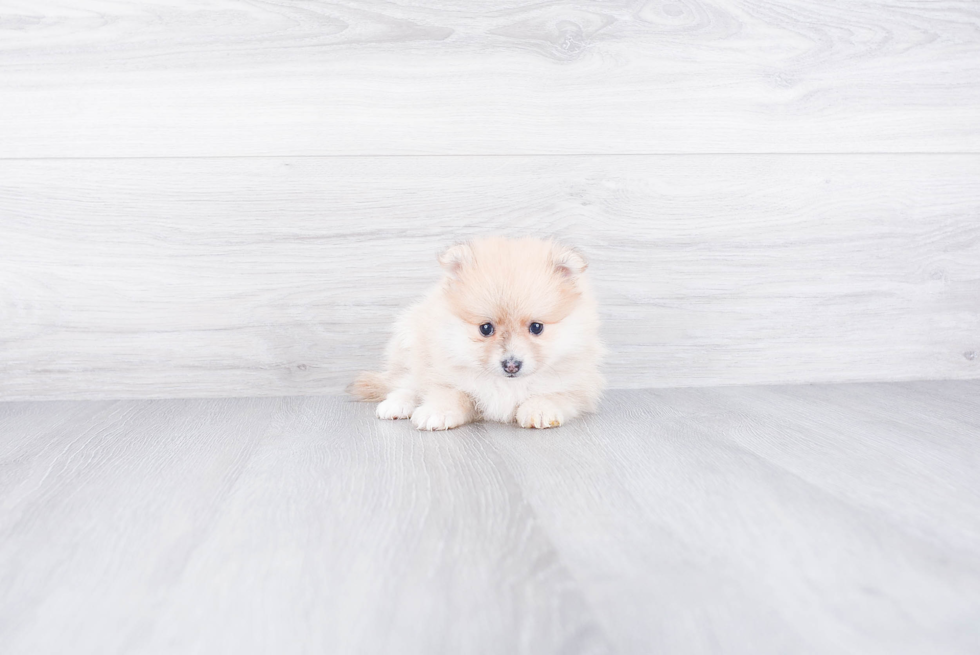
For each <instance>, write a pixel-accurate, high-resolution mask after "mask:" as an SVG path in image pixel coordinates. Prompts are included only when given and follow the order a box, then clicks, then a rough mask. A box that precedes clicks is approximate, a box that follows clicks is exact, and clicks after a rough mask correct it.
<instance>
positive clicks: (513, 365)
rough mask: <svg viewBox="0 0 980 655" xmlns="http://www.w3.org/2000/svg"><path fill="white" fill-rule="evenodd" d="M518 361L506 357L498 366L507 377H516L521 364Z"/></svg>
mask: <svg viewBox="0 0 980 655" xmlns="http://www.w3.org/2000/svg"><path fill="white" fill-rule="evenodd" d="M523 363H524V362H522V361H521V360H519V359H514V358H513V357H508V358H507V359H505V360H504V361H502V362H500V365H501V366H503V367H504V373H506V374H507V375H517V372H518V371H519V370H521V364H523Z"/></svg>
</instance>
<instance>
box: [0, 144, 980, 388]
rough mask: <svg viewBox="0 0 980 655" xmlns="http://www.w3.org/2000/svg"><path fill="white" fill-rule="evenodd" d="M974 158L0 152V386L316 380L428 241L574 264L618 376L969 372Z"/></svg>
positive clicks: (978, 312)
mask: <svg viewBox="0 0 980 655" xmlns="http://www.w3.org/2000/svg"><path fill="white" fill-rule="evenodd" d="M978 179H980V157H977V156H969V155H960V156H926V155H915V156H902V157H890V156H797V157H785V156H704V157H696V156H689V157H688V156H683V157H678V156H665V157H575V158H570V157H540V158H525V157H515V158H507V157H489V158H471V157H462V158H388V157H383V158H348V159H343V158H326V159H316V158H312V159H311V158H303V159H213V160H202V159H191V160H123V161H112V160H100V161H96V160H90V161H32V162H25V161H19V162H2V163H0V233H2V234H3V239H2V240H0V343H2V344H3V347H2V348H0V371H2V373H3V374H2V376H0V396H2V397H5V398H8V399H15V398H19V399H28V398H57V397H79V398H82V397H87V398H112V397H174V396H177V397H187V396H254V395H259V396H261V395H290V394H318V393H322V392H324V391H336V390H339V389H341V388H343V386H344V385H345V384H346V383H347V382H349V381H350V380H351V379H352V377H353V375H354V374H355V373H356V372H357V371H359V370H362V369H370V368H374V367H377V366H378V365H379V362H380V357H381V350H382V347H383V344H384V342H385V340H386V338H387V333H388V330H389V329H390V325H391V322H392V318H393V316H394V314H395V313H396V312H397V311H398V310H399V308H401V307H404V306H406V305H407V304H408V303H410V302H412V301H413V300H414V299H416V298H417V297H419V295H420V294H421V293H422V292H423V291H424V290H425V289H426V288H427V286H428V285H429V284H431V283H432V282H433V281H434V280H435V279H436V278H437V276H438V274H439V272H438V269H437V266H436V265H435V255H436V253H437V252H439V250H440V249H441V248H443V247H445V246H446V245H447V244H449V243H451V242H453V241H454V240H458V239H463V238H468V237H471V236H475V235H478V234H483V233H487V232H503V233H511V234H519V233H525V232H530V233H535V234H542V235H551V234H555V235H558V236H560V237H562V238H564V239H566V240H567V241H569V242H571V243H574V244H577V245H579V246H581V247H582V248H583V249H584V251H585V252H586V254H587V255H588V256H589V258H590V260H591V269H590V270H591V274H592V275H593V278H594V280H595V283H596V286H597V288H598V292H599V296H600V299H601V304H602V313H603V318H604V335H605V338H606V340H607V342H608V344H609V346H610V348H611V351H612V354H611V356H610V358H609V361H608V365H607V367H606V370H607V373H608V376H609V378H610V382H611V385H612V386H613V387H666V386H691V385H695V386H697V385H712V384H748V383H776V382H807V381H847V380H889V379H918V378H975V377H978V376H980V357H978V356H977V353H978V352H980V286H978V285H980V196H978V195H977V185H976V182H977V180H978Z"/></svg>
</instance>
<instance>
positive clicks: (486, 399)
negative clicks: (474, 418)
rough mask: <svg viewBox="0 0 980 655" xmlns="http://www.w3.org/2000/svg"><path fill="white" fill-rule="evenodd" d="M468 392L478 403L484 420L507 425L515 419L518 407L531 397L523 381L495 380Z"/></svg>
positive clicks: (475, 386)
mask: <svg viewBox="0 0 980 655" xmlns="http://www.w3.org/2000/svg"><path fill="white" fill-rule="evenodd" d="M467 392H468V393H469V394H470V396H472V398H473V400H475V401H476V404H477V406H478V407H479V408H480V412H481V414H483V418H485V419H489V420H491V421H501V422H503V423H507V422H509V421H512V420H513V419H514V414H515V413H516V412H517V407H518V405H520V404H521V403H522V402H524V401H525V400H527V399H528V397H529V396H530V395H531V394H530V391H529V389H528V385H527V384H526V383H524V382H523V380H508V379H502V380H494V381H492V382H484V383H482V384H479V385H474V386H473V388H471V389H467Z"/></svg>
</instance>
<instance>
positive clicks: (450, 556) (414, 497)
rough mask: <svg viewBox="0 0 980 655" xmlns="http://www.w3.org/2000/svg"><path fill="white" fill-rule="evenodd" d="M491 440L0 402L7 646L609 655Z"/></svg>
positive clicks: (284, 408)
mask: <svg viewBox="0 0 980 655" xmlns="http://www.w3.org/2000/svg"><path fill="white" fill-rule="evenodd" d="M52 416H53V417H57V418H58V419H60V420H52V419H51V417H52ZM39 419H40V423H39ZM480 432H481V430H480V428H469V429H468V430H467V429H464V430H462V431H459V432H452V433H441V434H438V435H433V434H424V435H423V434H421V433H418V432H415V431H414V430H413V429H411V426H409V425H408V424H407V423H406V422H401V423H397V424H396V423H393V422H384V423H382V422H379V421H377V420H376V419H374V417H373V415H372V414H371V412H370V411H369V408H368V407H367V406H366V405H355V404H354V403H350V402H347V401H345V400H343V399H337V398H310V399H295V398H292V399H289V398H286V399H258V400H257V399H237V400H219V401H201V400H198V401H187V400H172V401H156V402H151V401H128V402H115V403H100V404H92V403H80V404H60V403H59V404H51V403H33V404H6V405H0V463H2V467H3V468H2V470H3V471H4V475H3V476H2V477H0V508H2V509H0V643H3V645H4V647H3V652H4V653H5V654H7V655H14V654H20V653H23V654H25V655H26V654H27V653H30V654H31V655H36V654H40V653H61V652H65V651H66V650H70V651H71V652H73V653H79V654H83V653H91V654H93V655H95V654H102V653H107V652H112V653H175V652H179V653H201V654H206V653H229V652H235V653H270V652H276V653H312V652H316V653H391V652H399V653H420V654H422V653H424V654H430V653H478V652H486V653H526V654H529V655H531V654H538V653H573V654H577V653H583V654H584V653H590V654H598V653H607V652H610V647H609V644H608V641H607V639H606V636H605V635H604V634H603V633H602V631H601V629H600V627H599V626H598V624H597V623H596V621H595V619H594V618H593V616H592V615H591V611H590V610H589V608H588V607H587V606H586V604H585V602H584V600H583V597H582V595H581V592H580V591H579V590H578V588H577V587H576V585H575V584H574V582H573V581H572V580H571V577H570V575H569V573H568V571H567V570H566V568H565V567H564V565H563V564H562V562H561V559H560V557H559V556H558V554H557V553H556V552H555V550H554V548H553V547H552V546H551V543H550V541H549V540H548V539H547V536H546V535H545V534H544V533H543V532H542V531H541V529H540V528H539V527H538V526H537V525H536V524H535V519H534V516H533V513H532V512H531V511H530V508H529V507H528V505H527V503H526V502H525V501H524V499H523V497H522V495H521V493H520V490H519V489H518V488H517V487H516V485H515V484H514V481H513V480H512V478H511V477H510V476H508V475H507V473H506V470H505V469H504V468H503V467H502V466H501V463H500V461H499V457H497V456H496V455H495V453H494V452H493V449H492V447H490V446H489V445H488V444H487V443H486V441H485V439H482V438H480V436H479V435H480Z"/></svg>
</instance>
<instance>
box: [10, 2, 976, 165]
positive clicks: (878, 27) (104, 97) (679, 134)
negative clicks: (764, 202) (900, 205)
mask: <svg viewBox="0 0 980 655" xmlns="http://www.w3.org/2000/svg"><path fill="white" fill-rule="evenodd" d="M978 21H980V6H978V5H977V3H975V2H965V1H962V0H932V1H930V2H925V3H923V2H921V1H919V0H893V1H891V2H884V1H878V0H873V1H867V2H843V3H820V2H811V1H809V0H778V1H775V2H758V1H757V0H745V1H742V0H734V1H725V0H705V1H704V2H688V1H683V2H672V1H663V2H661V1H660V0H653V1H651V2H645V3H632V2H626V1H621V0H616V1H614V2H602V3H599V2H581V1H579V0H556V1H554V2H547V3H541V2H532V1H530V0H523V1H520V2H507V3H503V4H502V3H500V2H492V1H490V0H483V1H482V2H467V3H464V4H459V3H457V4H456V5H454V6H448V5H446V4H445V3H442V2H424V3H420V2H412V3H404V4H399V3H382V4H379V3H376V2H363V1H361V2H358V1H352V0H344V1H341V2H332V3H308V2H302V3H299V2H286V1H278V2H261V3H259V2H246V1H244V0H215V1H213V2H209V3H207V4H206V5H201V4H200V3H191V2H168V3H159V2H154V3H144V2H113V3H106V2H100V3H68V4H66V3H59V2H50V1H45V2H31V3H22V2H10V0H4V1H0V97H2V98H3V102H2V103H0V157H82V156H98V157H107V156H134V157H145V156H160V155H167V156H207V155H212V156H228V155H328V154H356V155H365V154H430V153H442V154H446V153H452V154H528V153H534V154H540V153H544V154H558V153H648V154H651V153H668V152H685V153H686V152H881V151H888V152H903V151H917V152H932V151H956V152H968V151H969V152H977V151H978V150H980V130H978V129H977V119H976V117H977V116H978V115H980V39H978V38H977V32H976V30H977V27H976V26H977V23H978Z"/></svg>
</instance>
